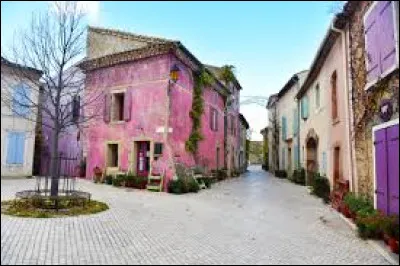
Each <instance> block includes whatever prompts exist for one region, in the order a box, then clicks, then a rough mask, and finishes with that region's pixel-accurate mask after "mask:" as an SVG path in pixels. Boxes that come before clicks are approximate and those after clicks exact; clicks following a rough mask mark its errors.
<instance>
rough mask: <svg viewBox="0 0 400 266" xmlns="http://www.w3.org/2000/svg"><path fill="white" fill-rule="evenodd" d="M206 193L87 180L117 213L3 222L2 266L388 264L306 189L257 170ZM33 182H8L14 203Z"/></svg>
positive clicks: (6, 191) (6, 190)
mask: <svg viewBox="0 0 400 266" xmlns="http://www.w3.org/2000/svg"><path fill="white" fill-rule="evenodd" d="M250 170H251V171H250V172H248V173H246V174H245V175H242V177H240V178H237V179H232V180H228V181H225V182H221V183H219V184H216V185H214V186H213V188H212V189H210V190H203V191H201V192H200V193H198V194H187V195H180V196H177V195H170V194H167V193H150V192H147V191H139V190H131V189H125V188H115V187H112V186H108V185H101V184H93V183H91V182H87V181H79V183H78V186H79V187H80V188H81V189H83V190H87V191H90V192H91V193H92V194H93V198H94V199H99V200H102V201H105V202H107V203H108V204H109V206H110V210H108V211H106V212H103V213H100V214H97V215H91V216H79V217H73V218H64V219H58V218H57V219H31V218H14V217H10V216H5V215H2V216H1V264H2V265H3V264H389V263H388V262H387V261H386V260H385V259H384V258H383V257H382V256H381V255H380V254H379V253H378V252H376V251H375V250H374V249H373V248H372V247H371V246H370V245H368V244H367V243H366V242H364V241H362V240H360V239H358V238H357V237H356V235H355V233H354V232H353V231H351V230H350V229H349V228H348V226H347V225H346V224H345V223H344V222H343V221H342V220H341V219H340V217H339V216H338V214H337V213H336V212H334V211H332V210H331V209H330V208H329V207H327V206H326V205H323V204H322V203H321V200H319V199H317V198H314V197H313V196H310V195H309V194H308V193H307V190H306V189H305V188H304V187H301V186H297V185H294V184H291V183H289V182H288V181H286V180H280V179H276V178H274V177H272V176H271V175H269V174H268V173H266V172H264V171H262V170H261V169H259V168H254V167H252V168H250ZM33 186H34V180H25V179H21V180H2V181H1V199H2V200H5V199H10V198H12V197H13V195H14V193H15V192H16V191H18V190H22V189H31V188H33Z"/></svg>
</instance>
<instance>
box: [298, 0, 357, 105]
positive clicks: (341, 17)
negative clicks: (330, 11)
mask: <svg viewBox="0 0 400 266" xmlns="http://www.w3.org/2000/svg"><path fill="white" fill-rule="evenodd" d="M359 4H360V2H359V1H347V2H346V3H345V5H344V6H343V10H342V12H340V13H338V14H336V15H335V17H334V18H333V20H332V25H333V26H334V27H336V28H338V29H344V27H345V26H346V24H347V23H348V19H349V18H350V17H351V16H352V15H353V14H354V11H355V10H356V8H357V7H358V6H359ZM338 36H339V33H338V32H336V31H333V30H332V29H331V25H330V26H329V28H328V30H327V32H326V34H325V37H324V39H323V41H322V43H321V45H320V47H319V49H318V52H317V54H316V56H315V58H314V60H313V62H312V64H311V67H310V72H309V73H308V76H307V78H306V80H305V82H304V84H303V85H302V86H301V88H300V90H299V92H298V93H297V95H296V98H297V99H300V98H301V97H302V96H303V95H304V94H305V93H306V91H307V90H308V88H309V86H310V85H311V84H312V83H313V82H314V80H315V79H316V77H317V76H318V74H319V72H320V70H321V68H322V66H323V64H324V62H325V60H326V58H327V56H328V55H329V52H330V51H331V48H332V46H333V45H334V43H335V41H336V38H337V37H338Z"/></svg>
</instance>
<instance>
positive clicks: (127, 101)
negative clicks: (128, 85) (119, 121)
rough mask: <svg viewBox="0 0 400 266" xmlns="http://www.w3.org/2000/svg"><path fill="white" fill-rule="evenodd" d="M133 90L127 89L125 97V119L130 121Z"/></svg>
mask: <svg viewBox="0 0 400 266" xmlns="http://www.w3.org/2000/svg"><path fill="white" fill-rule="evenodd" d="M131 92H132V91H131V90H129V89H128V90H127V91H126V93H125V97H124V120H125V121H126V122H129V121H130V120H131V116H132V93H131Z"/></svg>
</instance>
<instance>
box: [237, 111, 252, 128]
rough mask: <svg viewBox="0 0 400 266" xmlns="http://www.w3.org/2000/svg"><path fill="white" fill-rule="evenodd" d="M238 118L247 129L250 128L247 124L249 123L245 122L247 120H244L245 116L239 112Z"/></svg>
mask: <svg viewBox="0 0 400 266" xmlns="http://www.w3.org/2000/svg"><path fill="white" fill-rule="evenodd" d="M239 119H240V121H241V122H242V123H243V124H244V126H245V127H246V129H249V128H250V126H249V123H248V122H247V120H246V118H245V117H244V115H243V114H241V113H240V114H239Z"/></svg>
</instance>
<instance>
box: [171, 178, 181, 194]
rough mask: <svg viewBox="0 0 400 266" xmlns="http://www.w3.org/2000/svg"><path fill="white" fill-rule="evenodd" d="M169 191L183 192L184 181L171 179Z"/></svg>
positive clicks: (174, 192)
mask: <svg viewBox="0 0 400 266" xmlns="http://www.w3.org/2000/svg"><path fill="white" fill-rule="evenodd" d="M168 192H169V193H173V194H182V193H183V182H182V180H180V179H178V180H171V181H169V183H168Z"/></svg>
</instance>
